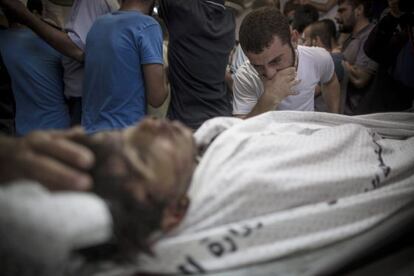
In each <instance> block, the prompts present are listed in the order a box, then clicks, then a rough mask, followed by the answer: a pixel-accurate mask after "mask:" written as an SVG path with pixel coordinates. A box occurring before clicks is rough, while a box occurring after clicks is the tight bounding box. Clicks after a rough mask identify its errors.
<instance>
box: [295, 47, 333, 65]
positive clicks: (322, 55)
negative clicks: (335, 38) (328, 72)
mask: <svg viewBox="0 0 414 276" xmlns="http://www.w3.org/2000/svg"><path fill="white" fill-rule="evenodd" d="M298 54H299V61H300V62H299V64H301V65H302V66H309V65H310V64H326V63H330V62H332V57H331V54H330V53H329V52H328V51H327V50H325V49H324V48H321V47H307V46H298Z"/></svg>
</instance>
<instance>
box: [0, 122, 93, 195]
mask: <svg viewBox="0 0 414 276" xmlns="http://www.w3.org/2000/svg"><path fill="white" fill-rule="evenodd" d="M82 135H84V134H83V131H82V130H80V129H71V130H67V131H37V132H33V133H31V134H29V135H27V136H24V137H22V138H12V137H4V136H3V137H0V185H1V184H6V183H8V182H11V181H14V180H18V179H32V180H36V181H38V182H40V183H41V184H43V185H45V186H46V187H48V188H49V189H51V190H59V189H74V190H85V189H89V188H90V187H91V185H92V179H91V177H90V176H89V175H88V174H86V173H84V171H85V170H87V169H89V168H91V167H92V165H93V164H94V155H93V153H92V152H91V151H90V150H89V149H87V148H86V147H84V146H81V145H79V144H77V143H74V142H72V141H71V138H74V137H77V136H82Z"/></svg>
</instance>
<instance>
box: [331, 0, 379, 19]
mask: <svg viewBox="0 0 414 276" xmlns="http://www.w3.org/2000/svg"><path fill="white" fill-rule="evenodd" d="M343 3H348V4H349V5H351V6H352V8H354V9H355V8H356V7H358V6H359V5H362V7H363V8H364V16H365V17H366V18H369V19H370V18H371V17H372V14H373V5H372V0H338V5H341V4H343Z"/></svg>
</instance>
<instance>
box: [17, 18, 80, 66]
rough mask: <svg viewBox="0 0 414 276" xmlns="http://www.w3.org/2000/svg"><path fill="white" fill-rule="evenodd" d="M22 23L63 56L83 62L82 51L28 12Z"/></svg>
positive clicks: (62, 33)
mask: <svg viewBox="0 0 414 276" xmlns="http://www.w3.org/2000/svg"><path fill="white" fill-rule="evenodd" d="M23 23H24V24H25V25H26V26H28V27H29V28H31V29H32V30H33V31H34V32H35V33H36V34H37V35H38V36H40V37H41V38H42V39H44V40H45V41H46V42H47V43H48V44H49V45H50V46H52V47H53V48H55V49H56V50H57V51H59V52H61V53H62V54H63V55H65V56H68V57H71V58H73V59H75V60H77V61H79V62H83V59H84V52H83V50H82V49H80V48H79V47H78V46H77V45H76V44H75V43H74V42H73V41H72V40H71V39H70V37H69V36H68V35H67V34H66V33H64V32H62V31H60V30H58V29H55V28H54V27H52V26H50V25H48V24H47V23H45V22H43V21H42V20H40V19H39V18H37V17H36V16H35V15H33V14H32V13H30V12H28V13H27V14H26V16H25V18H24V21H23Z"/></svg>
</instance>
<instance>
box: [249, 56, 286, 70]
mask: <svg viewBox="0 0 414 276" xmlns="http://www.w3.org/2000/svg"><path fill="white" fill-rule="evenodd" d="M283 55H284V54H280V55H278V56H277V57H275V58H273V59H272V60H271V61H269V62H268V63H272V62H279V61H280V60H281V59H282V56H283ZM250 64H251V65H252V66H254V67H260V66H263V65H262V64H260V65H259V64H254V63H250Z"/></svg>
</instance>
